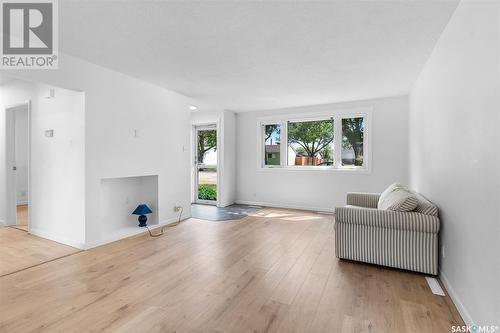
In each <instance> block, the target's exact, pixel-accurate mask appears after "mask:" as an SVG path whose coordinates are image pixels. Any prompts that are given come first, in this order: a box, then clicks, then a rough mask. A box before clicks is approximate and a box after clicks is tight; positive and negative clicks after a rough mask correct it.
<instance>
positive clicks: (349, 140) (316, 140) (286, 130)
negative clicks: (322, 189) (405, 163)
mask: <svg viewBox="0 0 500 333" xmlns="http://www.w3.org/2000/svg"><path fill="white" fill-rule="evenodd" d="M367 118H368V115H367V114H363V113H355V114H349V113H337V114H332V115H325V116H323V117H321V116H320V117H317V116H316V117H314V118H307V117H306V118H295V117H283V118H282V119H275V120H274V121H270V120H265V121H261V122H260V130H261V134H260V135H261V136H260V137H261V139H260V140H261V141H260V142H261V144H260V147H261V148H260V149H261V154H260V156H262V160H261V161H260V166H261V167H262V168H277V169H280V168H281V169H317V170H321V169H323V170H327V169H332V170H335V169H341V170H367V169H368V163H367V160H366V156H367V154H368V146H367V137H366V131H367Z"/></svg>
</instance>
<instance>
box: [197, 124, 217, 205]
mask: <svg viewBox="0 0 500 333" xmlns="http://www.w3.org/2000/svg"><path fill="white" fill-rule="evenodd" d="M217 153H218V152H217V127H216V126H215V125H210V126H200V127H196V151H195V170H196V175H195V202H197V203H204V204H211V205H215V204H217Z"/></svg>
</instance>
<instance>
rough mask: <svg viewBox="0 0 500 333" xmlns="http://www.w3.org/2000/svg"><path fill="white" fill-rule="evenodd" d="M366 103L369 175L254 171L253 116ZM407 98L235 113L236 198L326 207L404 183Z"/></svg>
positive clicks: (336, 172) (254, 134) (284, 113)
mask: <svg viewBox="0 0 500 333" xmlns="http://www.w3.org/2000/svg"><path fill="white" fill-rule="evenodd" d="M359 107H372V108H373V112H372V128H371V132H372V142H371V146H372V163H371V167H372V168H371V169H372V171H371V173H368V174H360V173H354V174H352V173H351V174H348V173H345V172H338V171H319V170H318V171H315V170H313V171H304V170H296V171H288V170H269V169H267V170H261V169H257V165H258V162H257V157H258V156H257V154H258V153H257V151H258V149H257V142H258V139H257V118H258V117H263V116H278V115H290V114H298V115H301V114H304V113H308V112H323V111H328V110H332V111H334V110H340V109H341V110H348V109H356V108H359ZM407 122H408V99H407V97H392V98H384V99H375V100H366V101H359V102H351V103H340V104H332V105H322V106H311V107H300V108H292V109H280V110H268V111H259V112H248V113H247V112H244V113H238V114H237V116H236V133H237V147H236V156H237V163H236V165H237V184H238V187H237V201H238V202H244V203H254V204H262V205H274V206H280V207H296V208H304V209H312V210H323V211H331V210H333V208H334V207H336V206H341V205H344V204H345V200H346V193H347V192H352V191H364V192H381V191H383V190H384V189H385V187H387V186H388V185H390V184H391V183H393V182H396V181H397V182H402V183H406V182H407V180H408V163H407V162H408V161H407V158H401V156H402V155H406V151H407V148H408V135H407V130H408V127H407Z"/></svg>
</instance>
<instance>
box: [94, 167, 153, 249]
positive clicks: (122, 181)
mask: <svg viewBox="0 0 500 333" xmlns="http://www.w3.org/2000/svg"><path fill="white" fill-rule="evenodd" d="M100 204H101V212H102V213H101V220H100V230H99V231H100V234H101V238H100V239H98V240H97V241H96V243H100V242H101V241H102V240H106V239H107V238H108V237H109V235H110V234H113V235H116V238H117V239H119V238H121V237H123V236H128V235H129V234H130V232H131V231H132V232H133V231H134V230H136V229H137V228H136V227H137V225H138V222H137V216H136V215H131V213H132V212H133V211H134V209H135V208H136V207H137V206H138V205H139V204H146V205H147V206H148V207H149V208H151V210H152V211H153V213H151V214H148V215H147V217H148V221H147V224H148V226H153V227H154V225H158V176H156V175H154V176H141V177H124V178H110V179H103V180H102V181H101V192H100ZM117 230H120V231H122V232H123V233H121V234H120V233H117V232H116V231H117Z"/></svg>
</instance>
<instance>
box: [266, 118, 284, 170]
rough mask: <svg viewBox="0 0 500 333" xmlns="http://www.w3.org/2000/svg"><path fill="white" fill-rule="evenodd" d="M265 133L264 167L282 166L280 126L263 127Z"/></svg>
mask: <svg viewBox="0 0 500 333" xmlns="http://www.w3.org/2000/svg"><path fill="white" fill-rule="evenodd" d="M263 131H264V133H263V134H264V165H280V164H281V149H280V134H281V125H280V124H269V125H264V126H263Z"/></svg>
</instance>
